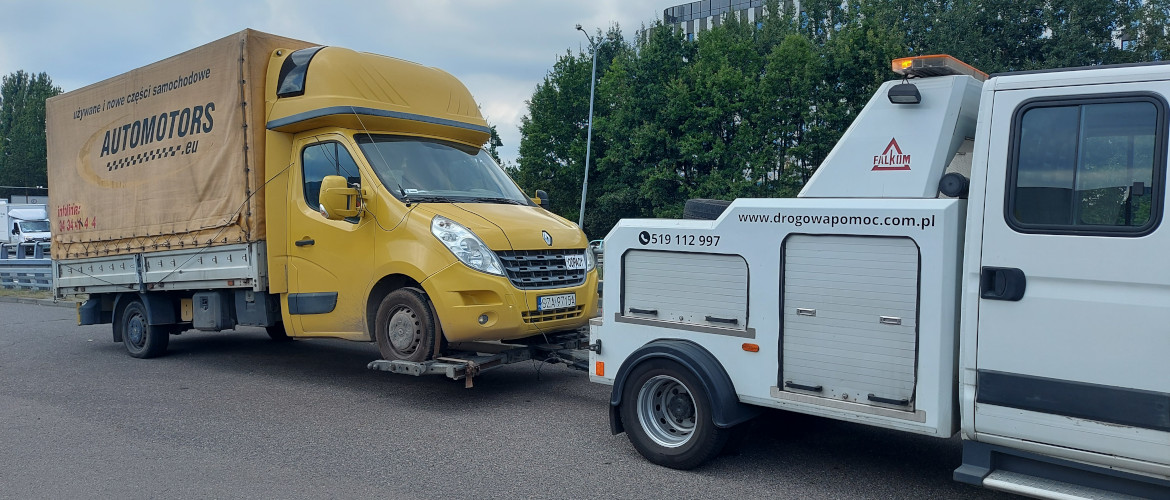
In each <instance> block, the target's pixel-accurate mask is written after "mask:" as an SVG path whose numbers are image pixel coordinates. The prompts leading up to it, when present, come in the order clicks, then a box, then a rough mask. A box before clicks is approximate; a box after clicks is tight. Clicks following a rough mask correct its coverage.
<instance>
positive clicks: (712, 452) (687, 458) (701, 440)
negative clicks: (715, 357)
mask: <svg viewBox="0 0 1170 500" xmlns="http://www.w3.org/2000/svg"><path fill="white" fill-rule="evenodd" d="M619 414H620V417H621V419H622V425H623V426H624V427H625V429H626V435H627V436H629V438H630V443H632V444H633V445H634V449H636V450H638V453H640V454H641V455H642V456H643V457H645V458H646V460H649V461H651V462H653V463H656V464H658V465H662V466H664V467H670V468H672V469H680V470H686V469H693V468H695V467H698V466H699V465H702V464H703V463H705V462H707V461H708V460H710V459H712V458H714V457H715V456H716V455H718V454H719V452H720V451H722V450H723V447H724V445H726V443H727V438H728V437H729V436H730V430H729V429H720V428H718V427H716V426H715V423H714V422H713V421H712V420H711V402H710V399H709V397H708V396H707V393H706V392H705V391H704V390H703V386H702V385H701V384H700V383H699V381H698V380H697V379H696V377H695V376H694V375H693V374H691V372H690V371H689V370H687V369H686V368H683V367H682V365H679V364H678V363H676V362H674V361H670V360H666V359H652V360H649V361H645V362H643V363H641V364H639V365H638V366H636V367H634V369H633V371H632V372H630V376H629V378H627V379H626V385H625V387H624V388H623V390H622V405H621V408H620V410H619Z"/></svg>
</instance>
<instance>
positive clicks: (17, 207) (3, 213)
mask: <svg viewBox="0 0 1170 500" xmlns="http://www.w3.org/2000/svg"><path fill="white" fill-rule="evenodd" d="M0 227H3V229H0V243H8V244H21V243H25V244H29V245H27V246H28V248H30V249H31V248H32V245H31V244H32V243H42V242H48V241H49V238H50V232H51V231H50V229H51V228H50V226H49V214H48V213H47V212H46V211H45V205H40V204H27V203H0Z"/></svg>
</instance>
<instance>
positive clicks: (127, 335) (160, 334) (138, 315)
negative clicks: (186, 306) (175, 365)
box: [116, 300, 171, 359]
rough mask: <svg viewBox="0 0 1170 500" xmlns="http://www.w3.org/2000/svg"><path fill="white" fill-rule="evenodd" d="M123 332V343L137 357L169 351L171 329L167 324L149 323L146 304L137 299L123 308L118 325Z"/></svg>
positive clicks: (147, 356) (146, 356)
mask: <svg viewBox="0 0 1170 500" xmlns="http://www.w3.org/2000/svg"><path fill="white" fill-rule="evenodd" d="M116 327H117V328H119V330H120V333H121V334H122V335H121V337H122V345H124V346H126V352H127V353H129V354H130V355H131V356H133V357H135V358H142V359H146V358H153V357H156V356H161V355H162V354H163V353H165V352H166V351H167V344H169V343H170V341H171V329H170V327H169V326H166V325H150V324H148V323H147V316H146V306H145V305H143V304H142V302H141V301H138V300H135V301H133V302H130V303H129V304H126V307H124V308H122V314H120V315H119V316H118V324H117V325H116Z"/></svg>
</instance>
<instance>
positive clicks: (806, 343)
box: [780, 235, 919, 410]
mask: <svg viewBox="0 0 1170 500" xmlns="http://www.w3.org/2000/svg"><path fill="white" fill-rule="evenodd" d="M783 258H784V279H783V299H782V300H783V302H782V303H781V307H782V309H783V316H784V324H783V328H782V331H781V343H782V346H783V349H782V358H781V381H780V385H781V387H783V388H784V390H786V391H792V392H797V393H802V394H811V395H819V396H823V397H827V398H833V399H836V400H844V401H850V402H856V403H863V404H870V405H877V406H882V407H888V408H898V409H905V410H913V408H914V382H915V375H916V363H915V361H916V354H917V341H918V335H917V317H918V267H919V256H918V247H917V245H915V244H914V241H913V240H911V239H909V238H904V237H861V236H811V235H794V236H791V237H789V238H788V239H787V240H786V242H785V245H784V257H783Z"/></svg>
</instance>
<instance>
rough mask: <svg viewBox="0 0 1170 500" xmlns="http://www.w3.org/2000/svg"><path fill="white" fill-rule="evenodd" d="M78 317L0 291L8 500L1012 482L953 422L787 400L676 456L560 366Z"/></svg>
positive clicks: (759, 492) (898, 488) (629, 492)
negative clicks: (650, 452) (465, 372)
mask: <svg viewBox="0 0 1170 500" xmlns="http://www.w3.org/2000/svg"><path fill="white" fill-rule="evenodd" d="M76 318H77V317H76V313H75V312H74V311H73V310H72V309H70V308H65V307H50V306H46V305H43V304H28V303H13V302H0V498H22V499H23V498H119V499H131V498H168V499H178V498H357V497H389V498H464V497H474V498H799V499H821V498H825V499H828V498H832V499H848V498H867V499H869V498H891V499H906V498H923V499H927V498H929V499H938V498H948V499H950V498H956V499H958V498H1009V497H1008V496H1002V495H999V494H995V493H993V492H989V491H985V490H980V489H977V488H973V487H969V486H966V485H962V484H959V483H955V482H953V481H952V480H951V472H952V471H953V470H954V468H955V467H957V466H958V465H959V460H960V448H961V447H960V443H959V441H958V439H956V438H952V439H948V440H944V439H937V438H931V437H926V436H917V435H912V434H906V433H902V432H895V431H889V430H884V429H877V428H871V427H866V426H862V425H857V424H850V423H844V422H837V421H833V420H828V419H823V418H816V417H808V416H802V415H791V414H785V413H783V412H778V411H777V412H771V413H768V414H766V415H765V416H763V417H761V418H759V419H757V420H756V421H754V422H753V423H752V424H751V427H750V428H749V429H748V430H747V432H745V436H746V438H745V439H744V440H743V443H742V444H741V445H740V446H739V447H738V448H737V449H736V450H734V451H732V452H729V453H727V454H726V455H724V456H722V457H719V458H718V459H716V460H715V461H714V462H712V463H709V464H707V465H706V466H703V467H701V468H699V469H696V470H693V471H675V470H671V469H666V468H663V467H659V466H655V465H653V464H650V463H649V462H646V461H645V460H643V459H642V457H641V456H640V455H638V453H637V452H636V451H635V450H634V448H633V447H632V446H631V445H630V444H629V441H628V440H627V439H626V437H625V435H617V436H613V435H610V433H609V424H608V413H607V407H606V405H607V404H608V400H609V389H610V388H609V387H608V386H603V385H598V384H593V383H590V382H589V381H588V379H587V377H586V376H585V374H584V373H580V372H575V371H572V370H569V369H567V368H565V367H562V366H555V365H544V366H541V365H536V364H531V363H523V364H517V365H512V366H508V367H505V368H502V369H499V370H496V371H492V372H490V373H485V374H483V375H481V376H480V377H478V378H477V379H476V380H475V388H473V389H464V388H463V383H462V382H455V381H450V380H447V379H444V378H440V377H423V378H415V377H409V376H404V375H394V374H390V373H386V372H377V371H371V370H367V369H366V364H367V363H368V362H369V361H371V360H373V359H377V358H378V354H377V348H376V347H375V346H374V345H373V344H366V343H355V342H346V341H339V340H311V341H295V342H283V343H282V342H273V341H271V340H269V339H268V337H267V335H266V334H265V333H264V331H263V330H261V329H255V328H241V329H240V330H238V331H234V332H222V333H197V332H188V333H184V334H183V335H180V336H177V337H172V338H171V344H170V350H169V351H168V354H167V355H166V356H164V357H161V358H156V359H151V360H139V359H134V358H131V357H129V356H128V355H126V354H125V351H124V349H123V348H122V345H121V344H116V343H114V342H112V341H111V336H110V326H109V325H100V326H84V327H81V326H77V324H76Z"/></svg>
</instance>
